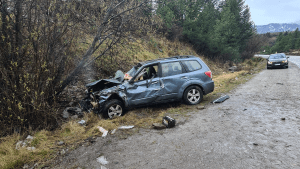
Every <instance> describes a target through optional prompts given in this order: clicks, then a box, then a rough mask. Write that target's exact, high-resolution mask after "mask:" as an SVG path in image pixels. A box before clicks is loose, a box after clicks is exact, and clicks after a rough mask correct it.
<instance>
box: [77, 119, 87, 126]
mask: <svg viewBox="0 0 300 169" xmlns="http://www.w3.org/2000/svg"><path fill="white" fill-rule="evenodd" d="M78 123H79V124H81V125H83V126H85V125H86V122H85V120H80V121H79V122H78Z"/></svg>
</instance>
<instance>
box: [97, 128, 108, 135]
mask: <svg viewBox="0 0 300 169" xmlns="http://www.w3.org/2000/svg"><path fill="white" fill-rule="evenodd" d="M97 128H98V129H99V131H100V132H101V133H103V134H102V137H106V136H107V133H108V131H107V130H105V129H104V128H102V127H100V126H98V127H97Z"/></svg>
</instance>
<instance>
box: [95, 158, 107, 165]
mask: <svg viewBox="0 0 300 169" xmlns="http://www.w3.org/2000/svg"><path fill="white" fill-rule="evenodd" d="M97 162H98V163H100V164H103V165H105V164H108V161H107V160H106V158H105V157H104V156H101V157H98V158H97Z"/></svg>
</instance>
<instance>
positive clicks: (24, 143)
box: [16, 135, 34, 150]
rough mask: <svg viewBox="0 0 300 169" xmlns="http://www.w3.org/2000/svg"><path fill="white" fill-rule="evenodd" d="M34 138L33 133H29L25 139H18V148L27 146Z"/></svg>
mask: <svg viewBox="0 0 300 169" xmlns="http://www.w3.org/2000/svg"><path fill="white" fill-rule="evenodd" d="M33 139H34V137H32V136H31V135H28V136H27V137H26V139H25V140H24V141H18V142H17V144H16V150H19V149H20V148H24V147H27V145H28V144H30V143H31V142H32V140H33Z"/></svg>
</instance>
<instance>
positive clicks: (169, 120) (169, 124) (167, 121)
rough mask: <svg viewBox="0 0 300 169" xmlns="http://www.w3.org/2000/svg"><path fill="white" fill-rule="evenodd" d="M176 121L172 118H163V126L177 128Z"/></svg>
mask: <svg viewBox="0 0 300 169" xmlns="http://www.w3.org/2000/svg"><path fill="white" fill-rule="evenodd" d="M175 123H176V120H175V119H173V118H171V117H170V116H165V117H163V120H162V124H163V125H165V126H166V127H167V128H172V127H174V126H175Z"/></svg>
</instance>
